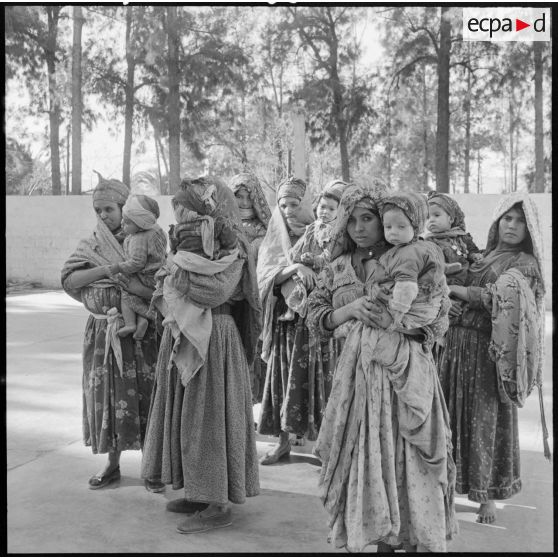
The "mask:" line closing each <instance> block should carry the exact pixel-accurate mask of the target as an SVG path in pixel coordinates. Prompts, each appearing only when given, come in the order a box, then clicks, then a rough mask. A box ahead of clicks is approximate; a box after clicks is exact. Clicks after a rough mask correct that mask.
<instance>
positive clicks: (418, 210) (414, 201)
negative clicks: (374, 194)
mask: <svg viewBox="0 0 558 558" xmlns="http://www.w3.org/2000/svg"><path fill="white" fill-rule="evenodd" d="M394 206H395V207H397V208H398V209H400V210H401V211H402V212H403V213H404V214H405V216H406V217H407V219H409V221H411V225H412V227H413V230H414V231H415V236H414V238H417V237H418V235H419V234H421V233H422V231H423V230H424V225H425V224H426V220H427V219H428V204H427V203H426V198H425V196H424V195H423V194H419V193H417V192H397V193H394V194H391V195H390V196H388V197H387V198H386V199H385V200H384V205H383V207H382V209H381V213H382V216H383V214H384V213H385V212H386V211H388V210H389V209H393V207H394Z"/></svg>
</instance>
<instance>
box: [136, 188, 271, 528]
mask: <svg viewBox="0 0 558 558" xmlns="http://www.w3.org/2000/svg"><path fill="white" fill-rule="evenodd" d="M181 189H182V190H183V192H182V193H181V194H183V195H181V196H180V198H179V203H180V204H181V205H182V207H183V208H184V209H185V210H186V211H188V212H190V217H191V222H192V224H193V226H192V228H191V232H192V239H191V241H192V242H191V246H192V251H188V248H187V238H186V236H185V235H186V231H183V232H182V237H181V238H182V242H181V245H182V247H183V249H180V250H177V252H176V254H170V255H169V257H168V261H167V265H166V266H165V268H163V270H162V271H161V272H160V274H159V279H160V286H161V288H159V286H158V288H157V290H156V292H155V294H154V296H153V302H154V304H155V305H156V306H157V308H158V309H159V310H160V311H161V312H162V314H163V315H164V316H165V319H164V322H163V325H164V330H163V335H162V339H161V347H160V351H159V358H158V361H157V369H156V378H155V388H154V393H153V402H152V406H151V411H150V415H149V423H148V428H147V435H146V442H145V451H144V456H143V462H142V476H143V477H144V478H152V477H156V478H160V479H161V480H162V481H163V482H164V483H166V484H172V485H173V488H174V489H178V488H184V498H180V499H178V500H172V501H170V502H169V503H168V504H167V509H168V510H169V511H173V512H177V513H184V514H188V516H187V518H186V519H185V520H184V521H183V522H182V523H180V524H179V525H178V531H179V532H180V533H183V534H190V533H199V532H203V531H208V530H210V529H217V528H220V527H226V526H227V525H230V524H231V523H232V518H231V509H230V507H229V505H228V504H229V502H232V503H235V504H242V503H244V501H245V500H246V497H248V496H255V495H257V494H258V493H259V477H258V463H257V453H256V441H255V433H254V418H253V413H252V394H251V391H250V379H249V373H248V365H249V362H251V361H252V360H253V357H254V354H255V347H256V342H257V339H258V337H259V334H260V331H261V328H260V327H259V326H260V323H261V306H260V304H259V299H258V292H257V284H256V277H255V265H254V262H253V260H252V259H251V256H250V252H249V250H248V243H247V241H246V240H245V238H244V237H243V236H242V233H241V227H242V225H241V224H240V218H239V215H238V209H237V207H236V203H235V200H234V196H233V194H232V192H231V191H230V190H229V189H228V188H226V187H225V186H223V185H222V184H221V183H220V182H219V181H218V180H216V179H214V178H199V179H196V180H184V181H183V182H182V184H181ZM201 217H203V219H201V220H202V221H203V227H201V232H200V223H199V222H200V218H201ZM186 220H187V219H186ZM200 234H201V239H200ZM214 235H218V236H214ZM217 241H218V242H219V245H220V246H221V247H226V248H227V250H226V252H227V254H226V255H225V256H223V257H219V258H217V259H209V258H208V257H207V255H206V256H202V255H199V254H198V253H195V252H196V251H199V248H200V246H205V247H208V246H215V243H216V242H217ZM208 252H209V253H210V254H214V253H215V252H214V251H213V249H211V248H209V249H208ZM241 306H246V307H247V309H245V310H243V311H241V312H240V314H241V315H242V316H243V319H244V321H245V323H244V327H243V330H242V335H241V334H239V330H238V328H237V325H236V323H235V320H234V317H233V316H234V315H235V307H241ZM246 322H249V323H246Z"/></svg>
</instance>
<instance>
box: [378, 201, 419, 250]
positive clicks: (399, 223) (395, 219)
mask: <svg viewBox="0 0 558 558" xmlns="http://www.w3.org/2000/svg"><path fill="white" fill-rule="evenodd" d="M383 222H384V236H385V237H386V240H387V241H388V242H389V243H390V244H393V245H394V246H397V245H398V244H405V243H406V242H411V240H413V237H414V236H415V231H414V229H413V226H412V225H411V221H409V219H408V218H407V217H406V216H405V214H404V213H403V212H402V211H401V210H399V209H390V210H388V211H386V212H385V213H384V218H383Z"/></svg>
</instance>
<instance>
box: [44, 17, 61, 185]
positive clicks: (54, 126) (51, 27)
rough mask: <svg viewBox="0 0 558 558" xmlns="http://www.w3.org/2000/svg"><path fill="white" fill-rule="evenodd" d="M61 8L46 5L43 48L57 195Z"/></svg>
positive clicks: (53, 178)
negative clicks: (57, 82) (58, 43)
mask: <svg viewBox="0 0 558 558" xmlns="http://www.w3.org/2000/svg"><path fill="white" fill-rule="evenodd" d="M60 10H61V8H60V7H59V6H48V7H47V8H46V11H47V17H48V36H47V44H46V48H45V58H46V64H47V71H48V93H49V109H48V119H49V127H50V168H51V175H52V194H53V195H54V196H59V195H60V194H61V190H62V183H61V177H60V113H61V110H60V100H59V97H58V92H57V87H56V37H57V35H58V19H59V16H60Z"/></svg>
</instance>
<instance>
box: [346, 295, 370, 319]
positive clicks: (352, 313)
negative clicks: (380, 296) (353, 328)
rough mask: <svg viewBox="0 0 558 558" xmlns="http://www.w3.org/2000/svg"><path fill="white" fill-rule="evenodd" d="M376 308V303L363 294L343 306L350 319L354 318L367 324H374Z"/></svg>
mask: <svg viewBox="0 0 558 558" xmlns="http://www.w3.org/2000/svg"><path fill="white" fill-rule="evenodd" d="M374 309H375V306H374V303H373V302H371V301H370V299H369V298H368V297H367V296H361V297H360V298H357V299H356V300H353V302H349V304H347V305H346V306H344V307H343V310H345V311H346V313H347V316H348V318H349V319H350V318H353V319H355V320H358V321H359V322H362V323H363V324H364V325H367V326H373V325H374V322H373V320H372V318H373V316H374Z"/></svg>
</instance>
